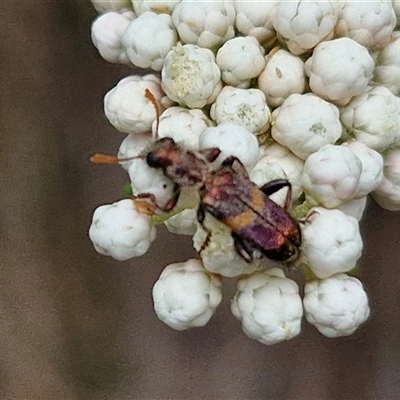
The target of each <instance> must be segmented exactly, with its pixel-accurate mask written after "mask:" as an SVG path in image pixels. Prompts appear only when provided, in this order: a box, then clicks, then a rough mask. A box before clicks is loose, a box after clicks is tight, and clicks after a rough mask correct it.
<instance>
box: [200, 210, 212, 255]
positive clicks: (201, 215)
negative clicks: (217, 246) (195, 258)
mask: <svg viewBox="0 0 400 400" xmlns="http://www.w3.org/2000/svg"><path fill="white" fill-rule="evenodd" d="M205 218H206V209H205V207H204V206H203V205H202V204H199V207H198V208H197V221H199V224H200V225H201V227H202V228H203V229H204V230H205V231H206V232H207V236H206V238H205V239H204V242H203V244H202V245H201V248H200V250H199V253H201V252H202V251H203V250H204V249H205V248H206V247H207V246H208V243H209V242H210V239H211V231H210V230H209V229H208V228H207V227H206V226H205V225H204V223H203V222H204V219H205Z"/></svg>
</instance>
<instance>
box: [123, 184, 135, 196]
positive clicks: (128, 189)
mask: <svg viewBox="0 0 400 400" xmlns="http://www.w3.org/2000/svg"><path fill="white" fill-rule="evenodd" d="M122 193H123V194H124V195H125V196H133V191H132V186H131V184H130V183H129V182H127V183H125V185H124V186H123V187H122Z"/></svg>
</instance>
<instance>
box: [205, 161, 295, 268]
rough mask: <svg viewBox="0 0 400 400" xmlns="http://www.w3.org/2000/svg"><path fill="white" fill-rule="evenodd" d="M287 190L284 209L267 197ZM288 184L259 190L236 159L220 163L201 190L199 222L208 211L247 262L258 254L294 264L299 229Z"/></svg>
mask: <svg viewBox="0 0 400 400" xmlns="http://www.w3.org/2000/svg"><path fill="white" fill-rule="evenodd" d="M284 187H287V188H288V191H287V195H286V201H285V204H284V206H283V207H281V206H279V205H278V204H276V203H275V202H273V201H272V200H271V199H270V198H269V197H268V196H270V195H272V194H273V193H275V192H277V191H278V190H280V189H282V188H284ZM290 200H291V184H290V182H289V181H288V180H286V179H277V180H273V181H270V182H268V183H267V184H265V185H264V186H262V187H261V188H260V187H258V186H257V185H256V184H255V183H253V182H252V181H251V180H250V178H249V175H248V173H247V171H246V169H245V167H244V166H243V164H242V163H241V162H240V160H239V159H237V158H236V157H229V158H227V159H226V160H225V161H223V163H222V165H221V167H220V168H218V169H217V170H215V171H213V172H212V173H211V174H210V175H209V176H208V177H207V179H206V180H205V183H204V186H203V188H201V189H200V205H199V208H198V220H199V221H200V222H202V221H203V220H204V217H205V213H206V212H208V213H210V214H211V215H212V216H214V217H215V218H217V219H218V220H219V221H221V222H223V223H224V224H225V225H227V226H228V227H229V228H230V229H231V231H232V237H233V240H234V245H235V248H236V251H237V252H238V253H239V255H241V256H242V258H244V259H245V260H246V261H248V262H250V261H252V259H253V258H254V255H256V254H259V253H261V254H262V255H264V256H265V257H267V258H269V259H271V260H276V261H294V260H296V259H297V258H298V256H299V248H300V246H301V230H300V226H299V224H298V222H297V221H296V219H294V218H293V217H292V216H291V215H290V214H289V212H288V208H289V206H290Z"/></svg>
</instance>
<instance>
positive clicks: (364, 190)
mask: <svg viewBox="0 0 400 400" xmlns="http://www.w3.org/2000/svg"><path fill="white" fill-rule="evenodd" d="M343 145H344V146H347V147H348V148H349V149H350V150H351V151H352V152H353V153H354V154H355V155H356V156H357V157H358V158H359V159H360V161H361V165H362V170H361V176H360V182H359V183H358V186H357V190H356V194H355V195H354V197H355V198H357V199H359V198H363V197H365V196H366V195H367V194H369V193H370V192H372V191H373V190H375V189H376V188H377V187H378V186H379V185H380V184H381V182H382V179H383V158H382V156H381V155H380V154H379V153H378V152H377V151H375V150H372V149H371V148H369V147H368V146H367V145H365V144H364V143H362V142H359V141H357V140H350V141H348V142H345V143H343Z"/></svg>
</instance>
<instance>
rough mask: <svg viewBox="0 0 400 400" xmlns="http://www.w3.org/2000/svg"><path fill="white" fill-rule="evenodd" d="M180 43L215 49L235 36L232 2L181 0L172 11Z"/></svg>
mask: <svg viewBox="0 0 400 400" xmlns="http://www.w3.org/2000/svg"><path fill="white" fill-rule="evenodd" d="M172 22H173V23H174V25H175V28H176V29H177V31H178V33H179V37H180V38H181V40H182V42H184V43H190V44H195V45H198V46H200V47H203V48H207V49H210V50H216V49H218V47H220V46H221V45H222V43H224V42H226V41H227V40H228V39H230V38H232V37H234V36H235V28H234V23H235V9H234V7H233V4H232V1H207V0H197V1H192V0H182V1H181V2H180V3H179V4H177V6H176V7H175V9H174V11H173V13H172Z"/></svg>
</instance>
